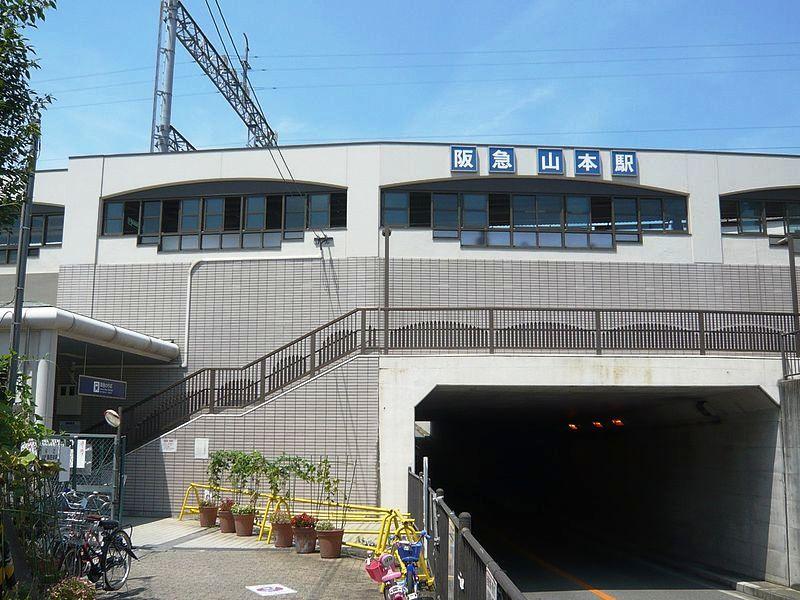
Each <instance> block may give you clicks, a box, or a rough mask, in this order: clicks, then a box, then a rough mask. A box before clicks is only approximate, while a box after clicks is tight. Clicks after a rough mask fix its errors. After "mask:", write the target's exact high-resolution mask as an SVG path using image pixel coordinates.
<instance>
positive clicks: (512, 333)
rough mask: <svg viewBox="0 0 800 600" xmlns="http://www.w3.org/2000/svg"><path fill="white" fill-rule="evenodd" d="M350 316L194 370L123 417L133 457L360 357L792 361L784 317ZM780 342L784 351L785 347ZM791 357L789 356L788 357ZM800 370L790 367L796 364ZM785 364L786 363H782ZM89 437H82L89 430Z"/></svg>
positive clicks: (598, 312) (664, 313) (565, 311)
mask: <svg viewBox="0 0 800 600" xmlns="http://www.w3.org/2000/svg"><path fill="white" fill-rule="evenodd" d="M386 316H387V314H386V309H383V308H357V309H354V310H351V311H350V312H348V313H346V314H344V315H342V316H341V317H338V318H336V319H334V320H332V321H330V322H328V323H326V324H324V325H322V326H321V327H318V328H316V329H314V330H312V331H310V332H309V333H306V334H305V335H302V336H300V337H299V338H297V339H295V340H294V341H292V342H289V343H288V344H286V345H284V346H281V347H280V348H278V349H276V350H274V351H272V352H270V353H269V354H266V355H264V356H262V357H260V358H257V359H256V360H254V361H252V362H250V363H248V364H246V365H244V366H243V367H240V368H229V367H225V368H206V369H200V370H199V371H196V372H194V373H192V374H191V375H189V376H187V377H185V378H184V379H181V380H180V381H178V382H176V383H174V384H172V385H170V386H168V387H167V388H165V389H163V390H161V391H159V392H157V393H156V394H153V395H151V396H149V397H147V398H145V399H143V400H141V401H139V402H137V403H135V404H133V405H131V406H129V407H127V408H126V409H125V413H126V415H125V418H124V419H123V433H124V434H125V435H126V436H127V437H128V447H129V448H130V449H133V448H136V447H138V446H140V445H141V444H143V443H145V442H147V441H149V440H151V439H154V438H156V437H158V436H159V435H161V434H162V433H164V432H165V431H168V430H169V429H171V428H173V427H176V426H178V425H180V424H182V423H184V422H186V421H188V420H189V418H190V417H191V416H192V415H193V414H195V413H197V412H198V411H201V410H206V411H209V412H214V411H218V410H225V409H229V408H241V407H244V406H247V405H250V404H253V403H254V402H258V401H260V400H263V399H265V398H266V397H268V396H269V395H271V394H273V393H275V392H278V391H280V390H282V389H285V388H286V387H287V386H289V385H291V384H293V383H295V382H297V381H299V380H301V379H303V378H306V377H312V376H314V375H315V374H317V373H318V372H319V371H320V369H323V368H324V367H327V366H329V365H332V364H334V363H336V362H337V361H340V360H343V359H345V358H347V357H348V356H351V355H354V354H364V353H369V352H384V353H388V352H414V351H431V350H435V351H446V352H487V353H490V354H491V353H494V352H520V351H528V352H529V351H569V352H593V353H596V354H602V353H604V352H606V351H612V352H662V353H670V352H671V353H682V354H687V353H688V354H700V355H702V354H706V353H708V352H723V353H728V352H730V353H739V352H744V353H752V354H771V353H780V352H781V351H782V350H783V352H784V356H786V354H787V349H789V351H791V352H794V348H795V344H794V341H793V340H789V341H788V342H787V339H786V337H785V335H784V334H786V333H787V332H789V331H792V330H793V329H794V323H795V318H794V316H793V315H792V314H791V313H769V312H736V311H697V310H649V309H599V308H591V309H583V308H519V307H453V308H450V307H445V308H442V307H427V308H426V307H416V308H405V307H396V308H389V309H388V319H386V320H387V321H388V329H387V328H386V326H385V325H384V322H385V320H384V317H386ZM787 343H790V344H791V345H790V346H787ZM794 358H796V357H794ZM798 362H799V363H800V361H798ZM784 364H786V359H785V360H784ZM90 431H92V430H90Z"/></svg>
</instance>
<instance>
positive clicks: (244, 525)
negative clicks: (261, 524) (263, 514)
mask: <svg viewBox="0 0 800 600" xmlns="http://www.w3.org/2000/svg"><path fill="white" fill-rule="evenodd" d="M255 519H256V515H255V513H250V514H248V515H233V522H234V527H235V528H236V535H238V536H239V537H246V536H248V535H253V521H255Z"/></svg>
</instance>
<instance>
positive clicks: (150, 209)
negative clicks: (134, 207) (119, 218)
mask: <svg viewBox="0 0 800 600" xmlns="http://www.w3.org/2000/svg"><path fill="white" fill-rule="evenodd" d="M160 229H161V202H142V225H141V227H140V228H139V231H140V234H141V235H157V234H158V232H159V230H160Z"/></svg>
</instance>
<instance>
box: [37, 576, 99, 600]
mask: <svg viewBox="0 0 800 600" xmlns="http://www.w3.org/2000/svg"><path fill="white" fill-rule="evenodd" d="M47 597H48V598H49V600H94V599H95V598H97V588H95V586H94V584H92V583H90V582H89V581H87V580H85V579H79V578H78V577H66V578H64V579H62V580H61V581H59V582H58V583H57V584H56V585H54V586H53V587H52V588H50V592H49V594H48V596H47Z"/></svg>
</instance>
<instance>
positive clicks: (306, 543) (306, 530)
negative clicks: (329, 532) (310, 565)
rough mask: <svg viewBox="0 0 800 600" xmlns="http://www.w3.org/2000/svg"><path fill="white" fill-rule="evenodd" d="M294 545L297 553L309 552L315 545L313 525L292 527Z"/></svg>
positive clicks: (315, 537) (312, 550)
mask: <svg viewBox="0 0 800 600" xmlns="http://www.w3.org/2000/svg"><path fill="white" fill-rule="evenodd" d="M292 533H293V534H294V547H295V548H296V549H297V553H298V554H311V553H312V552H314V550H315V549H316V546H317V530H316V529H314V528H313V527H292Z"/></svg>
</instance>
